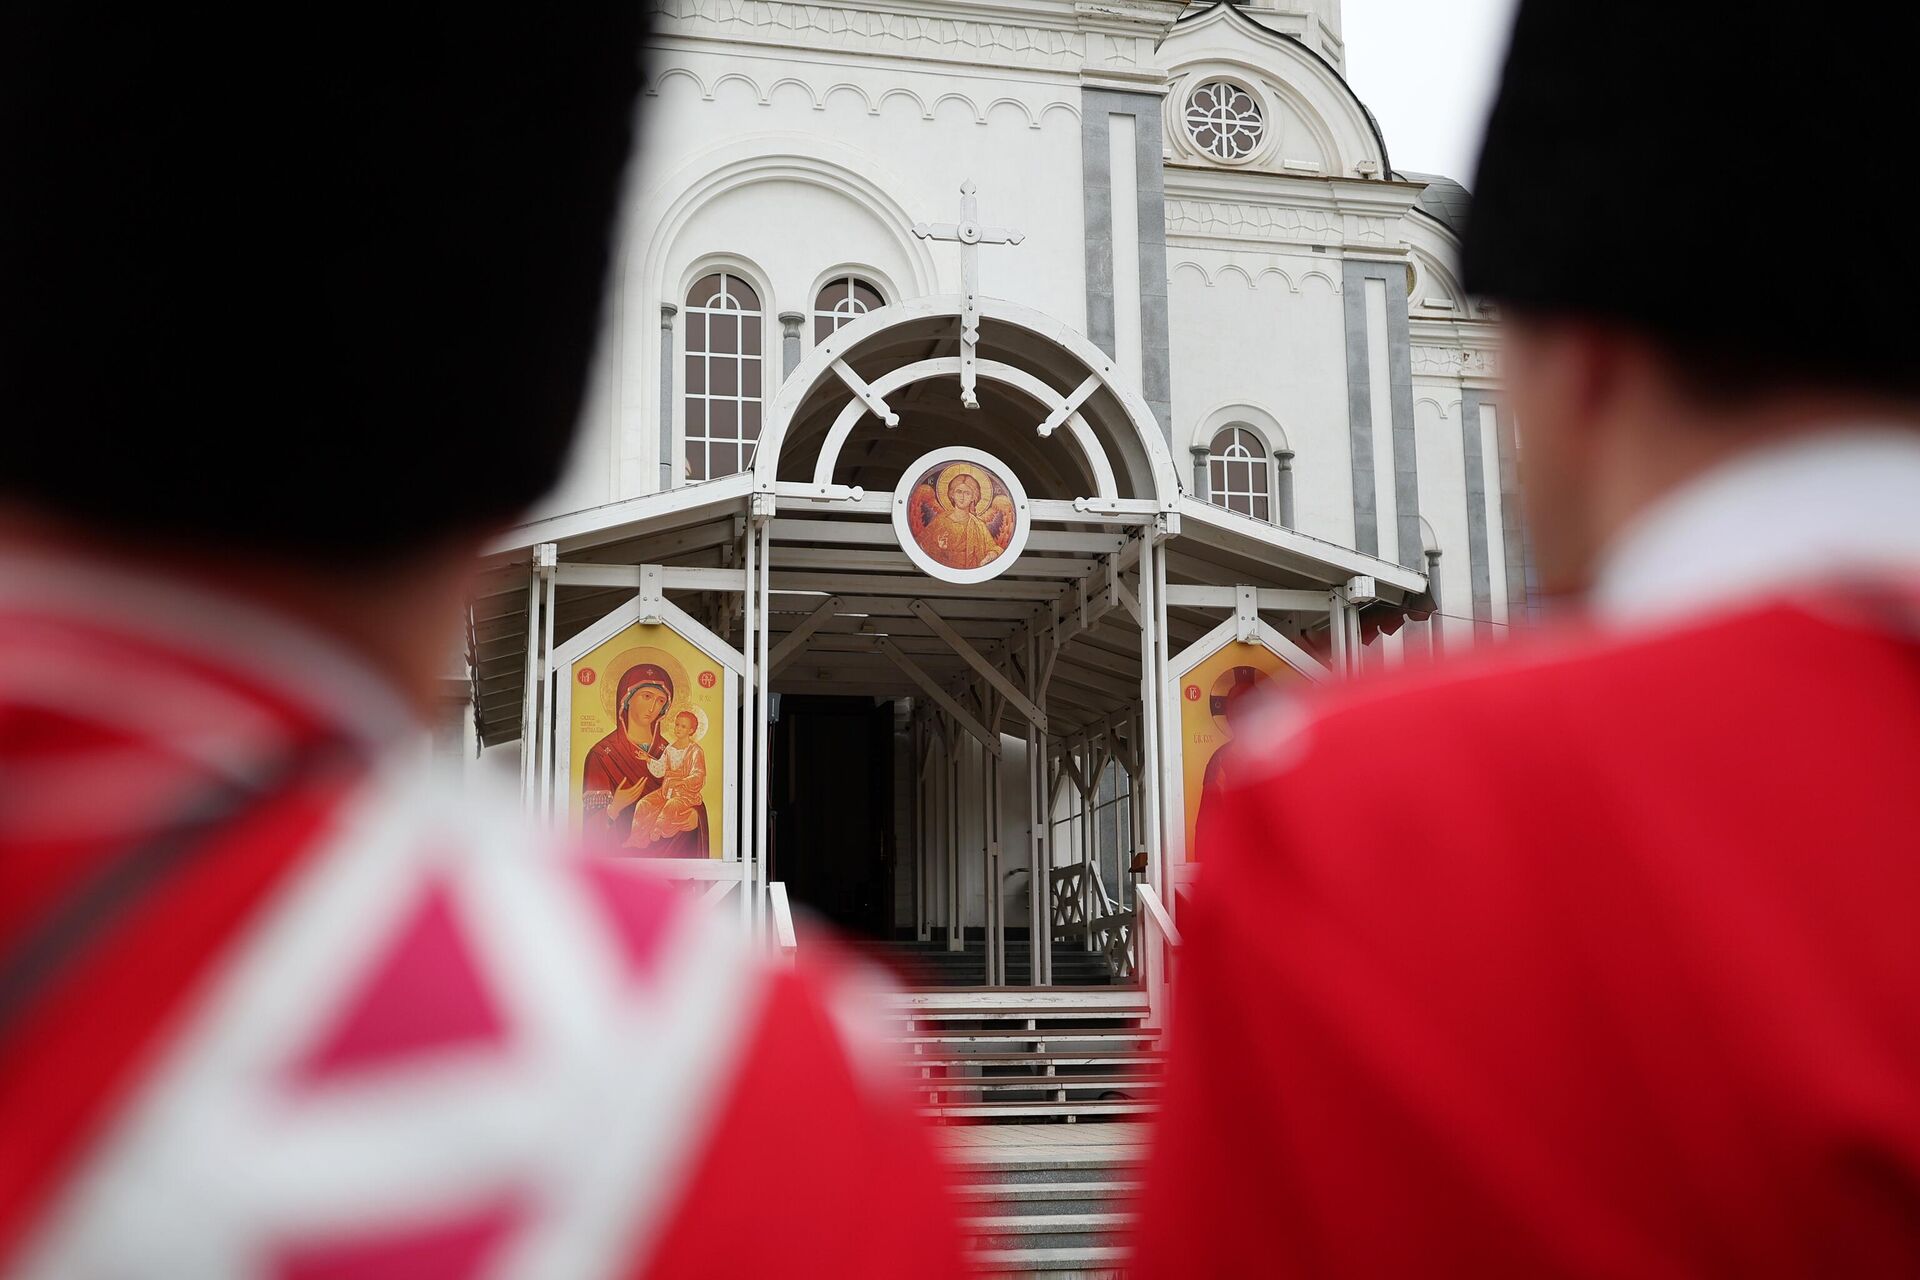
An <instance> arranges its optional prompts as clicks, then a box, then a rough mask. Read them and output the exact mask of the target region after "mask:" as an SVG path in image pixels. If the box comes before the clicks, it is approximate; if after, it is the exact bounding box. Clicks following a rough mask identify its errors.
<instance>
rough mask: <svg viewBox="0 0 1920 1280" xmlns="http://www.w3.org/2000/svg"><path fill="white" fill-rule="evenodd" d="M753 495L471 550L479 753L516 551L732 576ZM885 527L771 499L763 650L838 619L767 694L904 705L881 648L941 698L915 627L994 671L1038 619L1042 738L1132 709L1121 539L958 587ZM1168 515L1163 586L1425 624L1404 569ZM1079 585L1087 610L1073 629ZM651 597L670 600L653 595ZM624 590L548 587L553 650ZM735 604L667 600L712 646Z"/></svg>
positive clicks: (1201, 505)
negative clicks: (1332, 606) (1351, 592)
mask: <svg viewBox="0 0 1920 1280" xmlns="http://www.w3.org/2000/svg"><path fill="white" fill-rule="evenodd" d="M753 484H754V481H753V476H752V475H751V474H750V473H741V474H738V475H732V476H727V477H724V478H721V479H716V480H709V481H704V482H701V483H697V484H688V485H684V486H680V487H678V488H674V489H669V490H665V491H663V492H660V493H652V494H645V495H642V496H640V497H636V498H628V499H624V500H621V501H618V502H612V503H607V504H605V505H602V506H598V507H591V508H588V509H586V510H583V511H576V512H569V513H566V514H563V515H556V516H550V517H547V518H544V519H540V520H535V521H530V522H528V523H526V524H523V525H520V526H518V527H516V528H514V529H511V530H509V531H508V532H506V533H505V534H502V535H501V536H500V537H499V538H497V539H496V540H495V541H494V542H493V543H492V544H491V545H490V546H489V547H488V548H487V551H486V557H485V565H484V567H483V570H482V573H481V577H480V582H479V585H478V587H477V589H476V592H475V596H474V600H473V652H472V655H471V656H472V664H473V679H474V694H475V705H476V707H477V709H478V713H479V726H480V733H481V739H482V741H483V742H485V743H487V744H488V745H492V744H496V743H500V742H506V741H511V740H513V739H515V738H517V737H518V736H519V733H520V719H521V708H522V700H523V697H524V693H525V684H524V669H525V663H526V657H527V625H528V609H527V603H528V583H529V578H528V571H529V566H530V563H531V557H532V554H533V551H534V548H536V547H538V546H539V545H541V544H543V543H553V544H555V545H556V546H557V548H558V549H559V557H560V560H561V561H562V562H564V563H568V564H595V565H638V564H665V565H674V566H679V567H685V568H727V567H733V566H737V565H738V564H739V563H740V562H741V561H740V557H741V555H742V546H743V543H742V537H741V531H742V529H743V528H744V523H743V522H744V518H745V516H746V515H747V512H748V510H749V507H750V505H751V502H750V500H751V497H752V494H753ZM890 510H891V496H890V495H887V494H869V495H867V496H865V497H864V498H862V499H860V500H857V501H842V502H832V503H816V502H807V501H798V500H794V499H791V498H780V499H776V515H775V525H774V530H773V546H774V556H773V564H772V572H771V588H772V592H773V595H772V608H771V609H770V611H769V613H770V617H771V625H770V628H769V639H768V645H769V649H770V650H773V649H777V647H778V646H779V645H780V643H781V641H782V640H783V639H786V638H787V637H789V636H792V635H793V634H794V633H795V630H796V628H799V627H801V626H802V624H803V623H806V622H807V620H808V619H809V615H811V614H815V613H818V612H819V611H820V608H821V606H822V604H823V603H824V602H825V601H826V600H827V599H828V598H833V599H836V600H838V601H839V602H840V603H839V606H838V608H837V609H836V610H835V611H834V614H833V616H831V617H829V618H827V619H826V620H825V621H824V622H821V621H820V620H819V619H814V620H813V625H812V626H811V628H810V630H809V631H808V632H806V633H804V634H805V635H806V640H805V643H804V645H801V646H796V652H795V653H794V655H793V656H792V658H791V659H790V665H788V666H787V667H785V668H782V669H780V670H777V671H776V675H775V681H774V687H775V688H776V689H781V688H786V689H789V690H794V691H798V690H805V691H807V692H819V693H856V694H870V695H874V696H880V697H897V696H920V695H921V693H922V690H921V689H920V688H919V687H918V686H917V685H916V684H915V683H914V682H913V680H912V679H911V678H910V677H909V676H908V675H907V674H906V673H905V672H904V671H903V670H902V669H901V668H900V665H899V663H898V662H897V660H896V659H895V658H894V657H893V656H890V655H889V654H888V653H887V652H886V648H887V647H891V648H892V649H893V650H894V651H895V652H896V653H897V654H900V655H904V656H905V657H906V658H907V659H908V661H910V662H911V663H912V664H914V665H916V666H918V667H919V668H920V669H921V670H922V671H923V672H924V673H925V674H927V675H928V676H931V677H932V678H933V679H934V680H936V681H937V682H939V683H940V684H941V685H942V686H944V687H948V688H949V689H958V688H959V687H960V686H961V685H963V684H964V683H966V682H967V681H969V680H970V679H972V677H973V669H972V668H971V667H970V666H969V665H968V664H967V663H966V661H965V660H964V659H963V658H962V657H960V656H959V655H958V654H956V653H955V652H954V651H953V649H952V647H951V645H950V644H949V643H948V641H947V640H946V639H945V638H943V637H942V636H941V635H940V634H939V633H938V631H937V630H936V629H935V626H934V624H933V623H930V622H928V621H927V620H926V618H925V612H926V611H928V610H931V611H932V612H933V613H936V614H937V615H938V620H939V621H944V622H945V623H946V624H948V626H949V627H950V628H951V629H952V630H953V631H955V632H957V633H958V634H959V635H960V636H961V637H963V638H964V639H965V640H966V641H967V643H969V644H970V645H972V646H973V647H974V648H975V649H976V650H977V651H978V652H979V653H980V654H981V655H982V656H984V657H985V658H987V659H988V660H989V661H990V662H993V663H995V664H1001V665H1003V664H1005V663H1006V662H1007V661H1008V660H1009V659H1010V658H1012V657H1014V656H1017V655H1018V654H1020V653H1021V652H1022V651H1023V648H1024V645H1025V639H1026V636H1027V635H1029V634H1033V633H1035V632H1036V631H1037V630H1039V629H1041V628H1044V627H1047V626H1048V625H1050V624H1051V623H1052V620H1053V619H1054V618H1063V619H1065V620H1066V629H1068V630H1071V631H1072V633H1073V634H1072V638H1071V640H1070V642H1069V643H1067V644H1066V645H1065V647H1064V648H1063V649H1062V650H1061V652H1060V655H1059V658H1058V659H1057V661H1056V664H1055V667H1054V678H1053V681H1052V683H1051V684H1050V685H1049V686H1048V696H1047V699H1046V705H1045V706H1044V708H1043V709H1044V711H1045V712H1046V714H1047V716H1048V717H1049V719H1050V720H1053V721H1056V722H1057V727H1055V728H1054V730H1053V731H1054V732H1055V733H1061V732H1070V731H1071V730H1072V729H1074V728H1075V727H1078V726H1082V725H1086V724H1091V723H1094V722H1097V721H1099V720H1100V719H1101V718H1103V717H1104V716H1106V715H1110V714H1112V713H1113V712H1115V711H1116V710H1118V709H1121V708H1123V707H1124V706H1125V705H1126V704H1128V703H1130V702H1131V701H1133V700H1134V699H1135V698H1136V697H1137V696H1138V690H1139V688H1140V666H1139V634H1138V630H1137V627H1136V625H1135V624H1134V622H1133V620H1132V618H1131V617H1130V616H1129V615H1128V614H1127V613H1126V612H1125V611H1124V610H1122V609H1119V608H1115V607H1113V605H1112V604H1111V601H1110V600H1107V599H1106V598H1105V592H1104V581H1105V579H1104V575H1105V567H1104V566H1105V563H1106V560H1105V558H1106V557H1108V556H1114V555H1119V556H1121V557H1122V559H1123V560H1125V561H1127V562H1128V563H1131V557H1132V551H1131V549H1130V547H1129V541H1130V539H1131V538H1132V536H1133V535H1132V531H1131V530H1130V529H1127V528H1124V527H1120V526H1118V525H1116V524H1114V523H1111V522H1108V523H1101V522H1099V521H1098V520H1095V519H1089V520H1088V521H1087V522H1085V523H1076V524H1058V523H1055V524H1046V525H1040V526H1036V528H1035V530H1034V533H1033V535H1032V537H1031V539H1030V540H1029V543H1028V546H1027V548H1026V550H1025V552H1024V553H1023V554H1022V556H1021V557H1020V560H1019V561H1018V562H1017V563H1016V564H1015V565H1014V566H1012V567H1011V568H1010V569H1009V570H1008V571H1006V572H1005V573H1004V574H1002V575H1001V577H999V578H997V579H995V580H994V581H993V582H988V583H982V584H978V585H976V586H960V585H955V584H951V583H945V582H940V581H938V580H935V579H932V578H929V577H927V576H925V575H923V574H921V573H919V572H918V571H917V570H916V569H914V568H913V566H912V565H911V564H910V562H908V561H907V559H906V557H905V556H904V555H903V554H902V553H901V552H900V551H899V549H898V547H897V544H896V541H895V538H894V534H893V530H892V526H891V523H890V518H889V517H890ZM1175 512H1176V513H1177V514H1178V516H1179V526H1180V532H1179V534H1178V536H1177V537H1175V538H1174V539H1172V540H1170V541H1169V542H1168V543H1166V544H1165V549H1166V553H1167V575H1168V581H1169V583H1170V584H1181V585H1199V586H1233V585H1236V584H1250V585H1254V586H1257V587H1261V588H1277V589H1283V590H1288V589H1290V590H1294V591H1303V592H1321V593H1324V592H1325V591H1327V590H1328V589H1330V588H1332V587H1335V586H1340V585H1344V584H1345V583H1347V582H1348V581H1349V580H1350V579H1352V578H1354V577H1357V576H1366V577H1371V578H1373V579H1374V581H1375V583H1376V584H1377V591H1378V594H1379V599H1378V602H1377V603H1375V604H1374V605H1371V606H1369V609H1370V610H1373V611H1377V612H1386V613H1393V614H1400V613H1406V612H1424V611H1427V610H1431V609H1432V608H1433V601H1432V599H1431V596H1430V595H1429V593H1428V586H1427V581H1426V579H1425V577H1424V575H1422V574H1420V573H1417V572H1415V571H1413V570H1411V569H1408V568H1406V567H1404V566H1401V565H1396V564H1393V563H1390V562H1388V561H1384V560H1380V559H1378V558H1376V557H1373V556H1368V555H1364V554H1362V553H1360V552H1358V551H1355V550H1352V549H1351V548H1347V547H1342V546H1339V545H1338V544H1336V543H1331V542H1326V541H1324V540H1322V539H1319V538H1314V537H1311V536H1309V535H1306V534H1302V533H1299V532H1297V531H1295V530H1291V529H1284V528H1278V527H1275V526H1272V525H1268V524H1265V523H1263V522H1261V521H1257V520H1253V519H1251V518H1249V517H1246V516H1241V515H1237V514H1235V513H1232V512H1228V511H1224V510H1221V509H1220V508H1218V507H1214V506H1211V505H1210V504H1207V503H1205V502H1201V501H1198V500H1196V499H1193V498H1187V497H1182V498H1180V499H1178V500H1177V502H1176V504H1175ZM1083 585H1084V586H1089V587H1091V588H1092V593H1093V594H1095V595H1097V596H1099V597H1100V598H1101V600H1102V601H1103V602H1102V603H1099V604H1096V606H1095V607H1094V608H1092V609H1090V610H1089V611H1087V612H1086V613H1084V614H1083V613H1082V612H1081V610H1080V599H1081V596H1082V588H1083ZM668 589H669V590H670V591H671V590H674V588H673V586H672V585H671V584H669V587H668ZM634 590H635V588H634V587H632V586H603V585H592V586H576V585H563V586H561V587H559V588H558V589H557V608H556V610H555V620H554V639H555V641H556V643H558V642H561V641H564V640H566V639H568V638H569V637H571V636H572V635H574V634H576V633H577V632H578V631H579V630H580V629H582V628H584V627H586V626H587V625H589V624H590V623H592V622H593V621H594V620H595V619H597V618H599V617H602V616H604V615H605V614H606V613H607V612H608V611H609V610H610V609H612V608H614V607H615V606H617V605H618V604H619V603H620V602H621V601H622V600H624V599H626V598H627V597H629V596H631V595H632V593H633V591H634ZM738 599H739V597H738V596H737V595H732V596H729V595H726V594H725V593H720V592H715V591H701V590H688V591H686V592H684V593H683V594H680V595H676V596H675V600H676V602H677V603H679V604H680V605H681V607H682V608H686V609H688V610H689V611H690V612H694V613H695V614H696V616H701V617H702V620H703V622H705V623H706V624H707V625H709V626H711V627H713V628H714V629H715V630H716V631H718V632H720V633H721V634H723V635H727V634H729V629H730V630H731V638H732V639H733V640H734V642H736V643H737V642H738V641H739V619H738V611H737V609H736V608H735V607H734V602H735V601H737V600H738ZM1221 616H1222V615H1221V614H1220V613H1219V612H1218V611H1213V610H1209V609H1206V608H1192V607H1173V608H1170V609H1169V610H1168V626H1169V630H1170V631H1171V636H1170V644H1171V645H1172V646H1173V648H1174V650H1175V651H1176V652H1177V651H1178V650H1179V649H1180V648H1181V647H1182V646H1184V645H1186V644H1188V643H1191V642H1192V641H1193V640H1194V639H1197V638H1198V637H1199V636H1201V635H1203V634H1205V633H1206V632H1207V631H1208V630H1209V629H1211V628H1212V627H1213V626H1214V625H1215V624H1216V623H1217V622H1218V621H1219V620H1220V618H1221ZM1083 618H1084V620H1085V625H1084V626H1083V625H1081V624H1082V619H1083ZM1295 621H1296V623H1297V624H1298V625H1297V626H1296V627H1295V630H1296V631H1297V632H1299V633H1308V632H1312V631H1314V630H1316V629H1317V626H1316V623H1315V620H1314V618H1313V617H1312V615H1310V614H1307V613H1302V614H1301V615H1300V616H1299V617H1298V618H1296V619H1295ZM1319 625H1324V620H1323V619H1322V621H1321V622H1320V623H1319Z"/></svg>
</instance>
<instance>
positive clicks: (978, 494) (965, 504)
mask: <svg viewBox="0 0 1920 1280" xmlns="http://www.w3.org/2000/svg"><path fill="white" fill-rule="evenodd" d="M996 488H997V489H998V492H996ZM1015 519H1016V516H1015V512H1014V506H1013V499H1012V498H1010V497H1008V496H1007V493H1006V488H1005V486H1004V485H1002V486H996V485H995V484H994V482H993V477H992V475H991V473H989V472H988V471H987V469H986V468H985V467H981V466H978V465H976V464H974V463H971V462H949V463H947V464H946V465H945V466H942V467H940V468H939V469H938V472H937V473H936V472H933V471H929V472H927V473H926V474H924V475H922V476H921V477H920V481H919V483H918V484H916V485H915V486H914V489H913V496H912V497H911V498H909V499H908V501H907V523H908V526H909V528H911V529H912V531H913V540H914V541H915V542H917V543H918V544H919V545H920V549H921V550H922V551H924V552H926V553H927V554H928V555H929V556H931V557H932V558H933V559H934V560H936V561H938V562H939V563H941V564H943V565H945V566H947V567H948V568H949V569H962V570H965V569H978V568H980V567H982V566H983V565H986V564H988V563H990V562H992V561H993V560H994V559H995V558H996V557H998V556H999V554H1000V553H1001V552H1002V551H1005V550H1006V549H1007V546H1008V544H1010V543H1011V542H1012V541H1013V531H1014V521H1015Z"/></svg>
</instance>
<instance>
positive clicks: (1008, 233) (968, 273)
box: [913, 178, 1026, 409]
mask: <svg viewBox="0 0 1920 1280" xmlns="http://www.w3.org/2000/svg"><path fill="white" fill-rule="evenodd" d="M975 189H976V188H975V187H974V185H973V179H971V178H969V179H967V181H965V182H963V183H961V184H960V221H958V222H935V223H925V222H916V223H914V224H913V234H915V235H916V236H919V237H920V238H921V239H922V240H953V241H957V242H958V243H959V245H960V293H961V308H960V403H961V404H962V405H964V406H965V407H967V408H969V409H978V408H979V407H980V399H979V397H978V396H976V395H975V394H974V356H975V354H976V353H977V351H978V348H979V345H980V249H979V247H980V246H981V245H983V244H1019V243H1020V242H1021V241H1022V240H1024V239H1026V236H1025V235H1024V234H1023V233H1021V232H1018V231H1015V230H1014V229H1013V228H1012V227H983V226H981V225H980V222H979V217H980V204H979V201H977V200H975V199H974V191H975Z"/></svg>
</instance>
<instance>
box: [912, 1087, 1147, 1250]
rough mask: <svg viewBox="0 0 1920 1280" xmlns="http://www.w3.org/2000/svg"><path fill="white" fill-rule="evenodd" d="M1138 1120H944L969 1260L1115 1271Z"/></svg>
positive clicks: (1135, 1185)
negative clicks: (961, 1123) (951, 1123)
mask: <svg viewBox="0 0 1920 1280" xmlns="http://www.w3.org/2000/svg"><path fill="white" fill-rule="evenodd" d="M1144 1129H1145V1126H1144V1125H1142V1124H1139V1123H1134V1122H1119V1123H1114V1124H1102V1125H1073V1126H1066V1125H1043V1124H1017V1125H1016V1124H1008V1125H982V1126H968V1127H952V1128H946V1129H942V1130H941V1131H940V1136H941V1137H942V1139H943V1140H944V1142H943V1146H944V1148H945V1151H946V1155H947V1158H948V1160H949V1161H950V1162H951V1163H952V1165H953V1167H954V1171H955V1176H956V1188H957V1193H958V1195H959V1197H960V1201H961V1205H962V1208H963V1209H964V1211H965V1213H966V1215H967V1217H966V1224H967V1232H968V1237H969V1241H970V1246H971V1247H970V1253H969V1259H970V1261H971V1262H972V1263H973V1265H974V1267H975V1269H976V1270H977V1271H978V1272H979V1273H981V1274H983V1275H995V1276H1047V1277H1049V1278H1050V1280H1075V1278H1083V1280H1094V1278H1096V1277H1097V1278H1099V1280H1109V1278H1112V1277H1118V1276H1120V1275H1121V1274H1122V1268H1123V1266H1124V1264H1125V1261H1126V1250H1125V1246H1124V1237H1125V1235H1126V1233H1127V1232H1128V1230H1130V1229H1131V1227H1132V1225H1133V1213H1132V1207H1131V1206H1132V1203H1133V1199H1134V1196H1135V1194H1136V1193H1137V1192H1138V1190H1139V1181H1138V1177H1137V1174H1136V1172H1135V1171H1136V1167H1137V1166H1138V1164H1139V1161H1140V1159H1141V1157H1142V1155H1143V1154H1144V1141H1143V1137H1142V1134H1143V1131H1144Z"/></svg>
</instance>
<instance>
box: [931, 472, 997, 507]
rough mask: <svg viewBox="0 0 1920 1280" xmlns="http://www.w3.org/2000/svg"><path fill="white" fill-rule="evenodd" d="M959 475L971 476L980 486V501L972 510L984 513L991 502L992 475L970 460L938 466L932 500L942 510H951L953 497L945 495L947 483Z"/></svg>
mask: <svg viewBox="0 0 1920 1280" xmlns="http://www.w3.org/2000/svg"><path fill="white" fill-rule="evenodd" d="M961 475H967V476H972V477H973V482H974V483H975V484H977V485H979V486H980V501H979V502H978V503H977V504H975V506H974V508H973V510H974V514H976V515H983V514H985V513H986V511H987V508H988V507H990V506H991V505H992V504H993V476H992V475H990V474H989V473H988V471H987V469H986V468H985V467H981V466H976V465H974V464H973V463H971V462H949V463H948V464H947V465H946V466H944V467H942V468H940V475H939V477H938V478H936V479H935V480H934V482H933V500H934V501H935V502H937V503H939V504H940V509H941V510H942V511H951V510H953V499H951V498H949V497H948V496H947V485H948V484H949V483H951V482H952V481H953V480H954V479H955V478H956V477H957V476H961Z"/></svg>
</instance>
